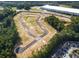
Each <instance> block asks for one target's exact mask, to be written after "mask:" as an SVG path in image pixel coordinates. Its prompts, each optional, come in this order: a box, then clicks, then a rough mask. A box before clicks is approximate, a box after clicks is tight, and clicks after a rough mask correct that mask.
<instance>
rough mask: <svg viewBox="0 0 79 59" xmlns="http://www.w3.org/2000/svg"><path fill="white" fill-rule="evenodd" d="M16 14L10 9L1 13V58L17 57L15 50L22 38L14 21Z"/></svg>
mask: <svg viewBox="0 0 79 59" xmlns="http://www.w3.org/2000/svg"><path fill="white" fill-rule="evenodd" d="M15 14H16V12H15V11H13V10H12V9H10V8H6V9H4V10H3V11H1V12H0V58H4V57H6V58H9V57H16V55H15V54H14V51H13V50H14V46H15V43H16V42H17V41H18V40H19V39H20V38H19V36H18V33H17V31H16V27H15V24H14V21H13V16H14V15H15Z"/></svg>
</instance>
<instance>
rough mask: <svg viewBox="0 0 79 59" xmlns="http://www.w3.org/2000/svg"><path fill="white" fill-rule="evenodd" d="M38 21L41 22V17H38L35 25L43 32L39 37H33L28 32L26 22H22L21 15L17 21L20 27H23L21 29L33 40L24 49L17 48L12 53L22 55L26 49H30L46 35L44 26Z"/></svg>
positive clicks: (30, 32)
mask: <svg viewBox="0 0 79 59" xmlns="http://www.w3.org/2000/svg"><path fill="white" fill-rule="evenodd" d="M40 20H41V16H40V15H39V17H38V19H36V22H37V24H38V25H39V27H40V28H41V29H42V30H43V32H44V33H43V34H42V35H40V36H34V35H33V34H34V33H32V31H29V27H28V26H27V25H26V22H25V21H24V19H23V17H22V15H21V17H20V19H19V21H20V23H21V25H22V26H23V28H24V29H25V31H26V32H28V34H29V35H30V36H32V37H34V38H35V39H34V40H33V41H32V42H31V43H29V44H28V45H26V46H25V47H19V46H17V47H16V48H15V49H14V53H22V52H24V51H25V50H26V49H27V48H29V47H31V46H32V45H33V44H35V43H36V42H37V41H39V40H41V39H42V38H43V37H44V36H45V35H47V34H48V31H47V30H46V29H45V28H44V26H43V25H42V24H41V23H40Z"/></svg>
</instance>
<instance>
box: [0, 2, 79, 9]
mask: <svg viewBox="0 0 79 59" xmlns="http://www.w3.org/2000/svg"><path fill="white" fill-rule="evenodd" d="M47 4H48V5H57V6H58V5H67V6H71V7H73V8H79V2H78V1H0V6H2V7H17V9H30V7H32V6H42V5H47Z"/></svg>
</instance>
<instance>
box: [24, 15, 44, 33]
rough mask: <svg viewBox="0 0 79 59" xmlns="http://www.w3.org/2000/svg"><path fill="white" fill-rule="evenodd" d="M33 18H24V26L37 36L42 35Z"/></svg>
mask: <svg viewBox="0 0 79 59" xmlns="http://www.w3.org/2000/svg"><path fill="white" fill-rule="evenodd" d="M35 19H36V17H35V16H25V21H26V25H28V27H29V28H31V29H33V30H34V31H35V32H36V33H37V34H42V33H43V32H42V31H41V28H40V27H39V25H38V24H37V22H36V20H35Z"/></svg>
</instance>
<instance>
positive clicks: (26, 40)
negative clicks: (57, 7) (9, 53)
mask: <svg viewBox="0 0 79 59" xmlns="http://www.w3.org/2000/svg"><path fill="white" fill-rule="evenodd" d="M50 15H51V14H44V13H33V12H21V13H19V14H17V15H16V16H15V17H14V21H15V24H16V26H17V31H18V33H19V36H20V38H21V43H22V44H20V45H18V46H19V47H22V49H24V50H23V52H21V53H16V55H17V57H29V56H31V55H32V52H34V51H37V50H40V49H41V48H42V47H43V46H44V45H45V44H47V42H48V41H49V40H50V39H51V38H52V36H54V35H55V34H56V33H57V31H56V30H55V29H54V28H52V27H51V26H50V25H49V24H48V23H46V22H44V18H45V17H48V16H50ZM34 41H35V42H34ZM18 46H17V47H18ZM27 46H28V48H27Z"/></svg>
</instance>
